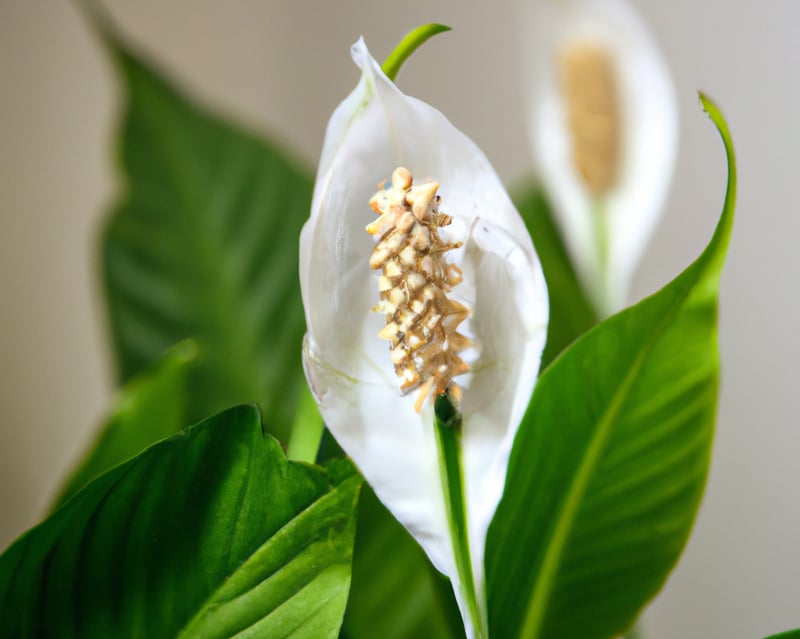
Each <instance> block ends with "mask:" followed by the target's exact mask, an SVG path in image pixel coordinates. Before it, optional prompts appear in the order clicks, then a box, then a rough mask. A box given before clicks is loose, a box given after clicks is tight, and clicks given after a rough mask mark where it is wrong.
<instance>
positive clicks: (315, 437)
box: [286, 384, 324, 464]
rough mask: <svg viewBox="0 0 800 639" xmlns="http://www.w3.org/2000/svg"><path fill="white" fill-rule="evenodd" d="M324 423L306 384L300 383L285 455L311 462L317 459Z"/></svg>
mask: <svg viewBox="0 0 800 639" xmlns="http://www.w3.org/2000/svg"><path fill="white" fill-rule="evenodd" d="M323 430H324V424H323V423H322V417H321V416H320V414H319V411H318V410H317V405H316V403H315V402H314V398H313V397H312V396H311V391H310V390H308V386H306V385H305V384H303V385H302V388H301V390H300V400H299V401H298V403H297V413H296V415H295V418H294V424H292V431H291V434H290V435H289V445H288V446H287V448H286V456H287V457H288V458H289V459H291V460H293V461H303V462H308V463H309V464H313V463H314V462H316V461H317V454H318V453H319V445H320V442H321V441H322V432H323Z"/></svg>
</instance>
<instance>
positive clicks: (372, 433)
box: [300, 40, 548, 631]
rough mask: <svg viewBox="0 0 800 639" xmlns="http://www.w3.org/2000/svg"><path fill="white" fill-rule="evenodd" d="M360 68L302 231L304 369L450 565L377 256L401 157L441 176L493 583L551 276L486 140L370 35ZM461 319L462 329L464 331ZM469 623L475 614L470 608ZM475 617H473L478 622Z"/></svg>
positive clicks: (352, 447)
mask: <svg viewBox="0 0 800 639" xmlns="http://www.w3.org/2000/svg"><path fill="white" fill-rule="evenodd" d="M352 55H353V59H354V60H355V62H356V64H357V65H358V66H359V67H360V68H361V71H362V77H361V81H360V83H359V84H358V86H357V87H356V89H355V90H354V91H353V93H352V94H351V95H350V96H349V97H347V98H346V99H345V100H344V102H343V103H342V104H341V105H340V106H339V107H338V108H337V109H336V111H335V112H334V114H333V116H332V117H331V120H330V122H329V124H328V129H327V133H326V138H325V144H324V147H323V151H322V157H321V160H320V166H319V170H318V174H317V181H316V185H315V190H314V198H313V203H312V211H311V217H310V219H309V220H308V222H307V223H306V225H305V227H304V228H303V232H302V235H301V239H300V280H301V288H302V295H303V303H304V306H305V314H306V323H307V328H308V333H307V335H306V339H305V343H304V352H303V358H304V364H305V370H306V375H307V377H308V381H309V384H310V386H311V388H312V391H313V394H314V396H315V398H316V400H317V403H318V405H319V408H320V411H321V413H322V416H323V418H324V420H325V423H326V425H327V426H328V428H329V429H330V431H331V432H332V433H333V435H334V436H335V437H336V439H337V441H338V442H339V444H340V445H341V446H342V448H343V449H344V450H345V452H347V454H348V455H350V456H351V457H352V459H353V460H354V462H355V463H356V464H357V466H358V467H359V469H360V470H361V472H362V473H363V475H364V477H365V478H366V479H367V481H369V482H370V484H371V485H372V487H373V488H374V490H375V492H376V494H377V495H378V497H379V498H380V499H381V500H382V501H383V503H384V504H385V505H386V506H387V507H388V508H389V510H390V511H391V512H392V513H393V514H394V515H395V517H397V519H398V520H399V521H400V522H401V523H403V525H405V527H406V528H407V529H408V530H409V531H410V532H411V533H412V535H413V536H414V537H415V538H416V539H417V540H418V541H419V543H420V544H421V545H422V547H423V548H424V549H425V551H426V553H427V554H428V556H429V557H430V559H431V561H432V562H433V563H434V565H435V566H436V567H437V568H438V569H439V570H441V571H442V572H443V573H445V574H446V575H448V576H449V577H451V579H452V580H453V583H454V589H455V591H456V596H457V598H458V600H459V605H460V606H461V608H462V613H465V608H464V606H465V602H464V600H463V593H462V592H461V585H460V583H459V579H458V575H457V571H456V568H455V563H454V555H453V548H452V545H451V536H450V532H449V528H448V521H447V515H446V510H445V502H444V498H443V493H442V484H441V476H440V469H439V467H438V453H437V445H436V440H435V433H434V417H433V409H432V405H431V402H429V401H426V402H425V403H424V404H423V406H422V410H421V412H420V413H417V411H416V410H415V408H414V401H415V398H414V395H413V393H412V394H408V395H405V396H404V395H402V394H401V393H400V384H399V381H398V378H397V376H396V374H395V371H394V368H393V365H392V361H391V359H390V353H389V345H388V344H387V342H386V340H384V339H381V338H379V337H378V333H379V331H380V330H381V329H382V328H383V327H384V326H385V325H386V319H385V317H384V316H383V315H382V314H381V313H376V312H373V311H372V310H371V309H373V307H374V306H375V305H376V304H377V303H378V300H379V293H378V277H379V272H378V271H375V270H372V269H370V267H369V258H370V255H371V253H372V251H373V249H374V248H375V239H374V238H373V237H371V236H370V235H369V234H367V233H366V232H365V230H364V229H365V226H367V225H368V224H369V223H371V222H373V221H374V220H375V219H376V214H375V212H373V211H372V210H371V209H370V206H369V201H370V198H371V197H372V195H373V194H374V193H375V192H376V190H377V189H378V185H379V183H381V182H383V181H384V180H388V179H389V178H390V177H391V175H392V172H393V171H394V170H395V169H396V168H398V167H406V168H407V169H408V170H409V171H410V172H411V174H412V175H413V176H414V180H415V183H423V182H425V181H427V180H433V181H435V182H437V183H439V185H440V187H439V190H438V194H439V195H440V196H441V201H440V204H439V210H440V211H441V212H442V213H443V214H446V215H447V216H451V217H452V223H451V224H449V225H448V226H446V227H443V228H442V229H441V233H442V235H443V236H445V235H446V238H445V239H446V240H448V241H460V242H461V243H462V246H461V247H460V248H457V249H454V250H451V251H448V253H447V259H448V260H451V261H452V263H454V264H456V265H458V267H459V268H460V269H461V270H462V272H463V281H462V282H461V283H459V284H458V285H457V286H455V287H454V288H453V290H452V297H453V299H454V300H456V301H457V302H459V303H460V304H463V305H465V306H466V307H467V308H468V309H469V310H470V311H471V315H470V317H469V318H468V319H467V320H466V321H465V322H464V324H462V328H463V330H464V332H465V334H466V335H467V337H469V338H470V340H472V342H473V343H474V344H475V346H474V348H472V349H470V352H469V353H468V354H467V355H468V356H469V358H470V359H469V362H470V371H469V372H468V373H466V374H464V375H460V376H459V377H458V378H457V380H456V381H457V382H458V385H459V387H460V388H461V390H462V393H463V398H462V400H461V404H460V412H461V414H462V418H463V430H462V456H463V465H464V482H465V487H464V490H465V496H466V504H467V521H468V533H469V540H470V552H471V555H472V565H473V568H474V570H475V572H476V575H475V580H476V584H477V585H478V588H479V590H480V589H481V584H482V582H483V574H482V572H483V553H484V543H485V538H486V531H487V528H488V525H489V522H490V521H491V518H492V516H493V514H494V511H495V508H496V506H497V503H498V501H499V499H500V497H501V494H502V490H503V485H504V482H505V474H506V468H507V463H508V455H509V452H510V448H511V444H512V441H513V438H514V435H515V433H516V429H517V427H518V425H519V422H520V420H521V419H522V416H523V414H524V412H525V410H526V408H527V405H528V402H529V399H530V396H531V392H532V389H533V386H534V383H535V381H536V377H537V375H538V370H539V364H540V357H541V352H542V348H543V345H544V340H545V336H546V331H547V317H548V307H547V290H546V287H545V283H544V278H543V276H542V272H541V268H540V266H539V262H538V258H537V256H536V254H535V252H534V248H533V245H532V243H531V240H530V237H529V235H528V232H527V230H526V228H525V225H524V223H523V222H522V220H521V218H520V216H519V214H518V212H517V211H516V209H515V208H514V206H513V204H512V203H511V201H510V199H509V197H508V195H507V193H506V191H505V189H504V188H503V186H502V184H501V182H500V180H499V178H498V177H497V175H496V173H495V171H494V170H493V168H492V167H491V165H490V164H489V162H488V160H487V159H486V157H485V156H484V154H483V153H482V152H481V151H480V150H479V149H478V148H477V147H476V146H475V144H474V143H473V142H472V141H471V140H469V138H467V137H466V136H465V135H464V134H463V133H461V132H460V131H458V130H457V129H456V128H455V127H454V126H453V125H452V124H451V123H450V122H449V121H448V120H447V119H446V118H445V117H444V116H443V115H442V114H441V113H440V112H439V111H437V110H436V109H434V108H433V107H431V106H429V105H427V104H425V103H424V102H421V101H420V100H417V99H415V98H412V97H409V96H406V95H404V94H403V93H402V92H401V91H400V90H399V89H398V88H397V87H396V86H395V85H394V84H393V83H392V82H391V81H390V80H389V79H388V78H387V77H386V76H385V75H384V74H383V72H382V71H381V68H380V66H379V65H378V64H377V63H376V62H375V60H374V59H373V58H372V57H371V56H370V54H369V52H368V51H367V48H366V46H365V44H364V42H363V41H361V40H360V41H359V42H357V43H356V44H355V45H353V49H352ZM462 328H459V330H462ZM464 616H465V622H466V623H467V625H468V626H469V621H468V620H467V615H466V614H464ZM468 631H469V629H468Z"/></svg>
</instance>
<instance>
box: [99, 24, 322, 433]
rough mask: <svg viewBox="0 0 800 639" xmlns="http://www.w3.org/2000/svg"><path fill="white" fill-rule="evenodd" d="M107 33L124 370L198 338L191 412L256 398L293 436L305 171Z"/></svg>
mask: <svg viewBox="0 0 800 639" xmlns="http://www.w3.org/2000/svg"><path fill="white" fill-rule="evenodd" d="M107 39H108V41H109V49H110V50H111V51H112V54H113V56H114V59H115V61H116V62H117V66H118V68H119V70H120V76H121V78H122V80H123V83H124V89H125V95H126V97H125V109H124V116H123V118H122V129H121V148H120V159H121V164H122V170H123V177H124V183H125V188H124V190H123V194H122V196H121V198H120V200H119V202H118V204H117V205H116V207H115V210H114V212H113V214H112V215H111V217H110V218H109V220H108V223H107V225H106V228H105V233H104V235H103V269H104V281H105V287H106V293H107V300H108V310H109V315H110V322H111V331H112V335H113V339H114V353H115V356H116V360H117V369H118V374H119V378H120V380H121V381H123V382H124V381H127V380H129V379H130V378H131V377H132V376H134V375H136V374H137V373H139V372H141V371H142V370H144V369H146V368H147V367H148V366H149V365H150V364H152V363H153V362H154V360H155V359H156V358H157V357H159V356H160V354H161V353H162V352H163V351H164V350H165V349H166V348H168V347H169V346H171V345H173V344H175V343H176V342H178V341H180V340H182V339H184V338H187V337H191V338H195V339H196V340H197V343H198V346H199V350H200V359H201V365H200V366H198V367H197V369H196V373H195V374H194V375H193V378H192V380H191V384H190V388H191V405H190V417H191V421H194V420H196V419H199V418H202V417H205V416H206V415H210V414H212V413H214V412H217V411H218V410H221V409H223V408H226V407H228V406H232V405H234V404H239V403H248V402H258V403H259V404H260V405H261V407H262V410H263V411H264V415H265V422H266V423H267V424H269V426H270V429H271V432H273V433H274V434H275V435H276V436H278V438H279V439H281V440H282V441H287V434H288V430H289V427H290V426H291V423H292V420H293V416H294V411H295V407H296V404H297V398H298V394H299V390H298V389H299V388H300V384H303V383H304V380H303V378H302V370H301V363H300V346H301V340H302V335H303V332H304V320H303V309H302V304H301V300H300V291H299V285H298V282H297V261H298V260H297V252H298V236H299V234H300V228H301V227H302V225H303V223H304V222H305V219H306V218H307V217H308V211H309V207H310V202H311V190H312V183H311V179H310V176H309V175H308V174H307V173H306V172H305V171H303V170H300V169H298V168H297V167H296V166H295V165H294V164H293V163H292V162H291V161H290V160H289V159H288V158H287V156H286V154H285V153H284V152H282V151H280V150H278V149H277V148H275V147H274V146H272V145H269V144H267V143H265V142H263V141H262V140H260V139H258V138H257V137H255V136H253V135H251V134H249V133H247V132H245V131H243V130H242V129H240V128H238V127H235V126H232V125H230V124H228V123H226V122H225V121H223V120H222V119H220V118H218V117H216V116H214V115H212V114H211V113H210V112H208V111H207V110H205V109H204V108H202V107H200V106H197V105H196V104H195V103H194V102H192V101H190V100H189V99H187V98H186V97H185V96H184V95H183V94H182V93H180V92H179V91H177V90H176V89H174V88H173V87H172V86H171V85H170V84H169V83H168V82H167V81H165V80H164V79H163V78H162V77H160V76H159V75H158V74H157V73H156V72H155V71H154V70H153V69H152V68H151V67H149V66H148V65H147V64H145V63H144V62H142V61H141V60H140V59H139V58H138V57H137V56H135V55H134V54H132V53H131V52H130V51H129V50H128V49H127V48H125V47H124V46H122V45H121V44H120V43H119V42H117V41H116V40H115V39H114V36H113V35H109V34H107Z"/></svg>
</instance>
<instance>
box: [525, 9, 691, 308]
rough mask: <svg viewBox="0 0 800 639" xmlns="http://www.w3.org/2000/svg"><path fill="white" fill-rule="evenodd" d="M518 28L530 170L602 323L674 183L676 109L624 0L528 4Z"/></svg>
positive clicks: (623, 298) (663, 73) (651, 45)
mask: <svg viewBox="0 0 800 639" xmlns="http://www.w3.org/2000/svg"><path fill="white" fill-rule="evenodd" d="M523 11H524V13H525V15H524V16H523V19H522V20H521V21H520V23H521V25H522V28H523V32H522V36H523V37H522V42H523V56H524V57H523V60H522V65H521V66H522V69H523V70H524V72H525V73H526V76H525V78H524V85H525V87H527V89H528V90H527V98H528V99H529V109H528V112H529V114H530V115H529V128H530V134H531V138H532V148H533V155H534V165H535V170H536V174H537V177H538V179H539V180H540V181H541V184H542V186H543V188H544V189H545V192H546V194H547V197H548V200H549V202H550V204H551V206H552V208H553V211H554V216H555V218H556V222H557V224H558V226H559V228H560V230H561V234H562V236H563V238H564V242H565V244H566V247H567V251H568V253H569V255H570V257H571V259H572V262H573V264H574V265H575V268H576V271H577V275H578V278H579V279H580V281H581V283H582V285H583V287H584V289H585V291H586V293H587V294H588V296H589V298H590V299H591V301H592V302H593V304H594V306H595V308H596V310H597V311H598V312H599V314H600V315H601V316H606V315H610V314H611V313H614V312H616V311H618V310H620V309H621V308H623V307H624V306H625V304H626V302H627V296H628V289H629V286H630V281H631V278H632V276H633V272H634V270H635V268H636V265H637V263H638V261H639V259H640V257H641V255H642V252H643V251H644V249H645V247H646V244H647V242H648V240H649V238H650V236H651V234H652V232H653V229H654V227H655V225H656V222H657V220H658V216H659V214H660V212H661V210H662V207H663V204H664V201H665V199H666V196H667V192H668V188H669V184H670V181H671V178H672V172H673V166H674V160H675V155H676V151H677V136H678V107H677V101H676V97H675V91H674V88H673V85H672V82H671V79H670V76H669V72H668V70H667V67H666V65H665V63H664V61H663V59H662V57H661V55H660V53H659V50H658V48H657V46H656V43H655V41H654V40H653V37H652V35H651V33H650V32H649V31H648V29H647V27H646V25H645V24H644V23H643V22H642V20H641V19H640V17H639V16H638V15H637V14H636V13H635V11H634V10H633V8H632V7H631V6H630V5H629V4H628V3H627V2H624V1H623V0H539V1H537V2H527V3H525V4H524V9H523Z"/></svg>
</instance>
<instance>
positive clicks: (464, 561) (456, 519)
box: [434, 393, 488, 639]
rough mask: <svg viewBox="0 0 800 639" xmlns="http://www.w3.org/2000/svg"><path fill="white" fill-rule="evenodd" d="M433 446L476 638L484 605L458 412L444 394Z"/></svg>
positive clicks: (482, 635) (482, 629) (482, 628)
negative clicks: (471, 530)
mask: <svg viewBox="0 0 800 639" xmlns="http://www.w3.org/2000/svg"><path fill="white" fill-rule="evenodd" d="M434 412H435V428H436V445H437V450H438V451H439V469H440V472H441V480H442V492H443V494H444V499H445V507H446V508H447V519H448V522H449V524H450V535H451V539H452V543H453V551H454V554H455V560H456V570H457V577H456V578H457V579H458V581H459V582H460V584H461V588H462V590H463V592H464V597H465V599H466V606H467V610H468V613H469V616H470V619H471V621H472V627H473V631H474V633H475V638H476V639H486V637H488V634H487V631H486V616H485V610H484V606H482V605H481V604H480V602H479V599H478V591H477V588H476V586H475V577H474V575H475V572H474V570H473V567H472V554H471V552H470V543H469V528H468V526H467V511H466V501H465V499H464V470H463V468H464V467H463V463H462V459H461V457H462V451H461V415H459V413H458V411H457V410H456V408H455V406H453V403H452V402H451V400H450V397H449V396H448V395H447V394H446V393H443V394H441V395H439V396H438V397H437V398H436V402H435V405H434Z"/></svg>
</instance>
